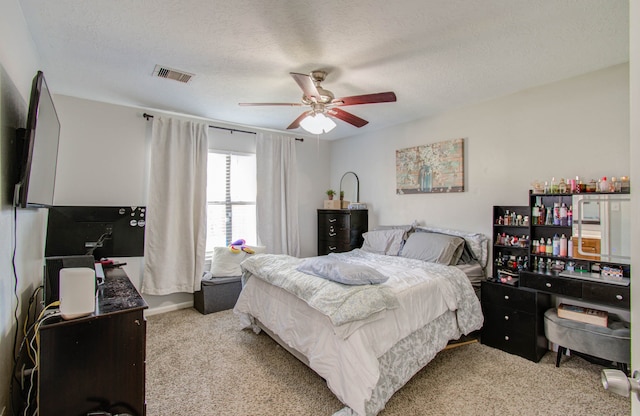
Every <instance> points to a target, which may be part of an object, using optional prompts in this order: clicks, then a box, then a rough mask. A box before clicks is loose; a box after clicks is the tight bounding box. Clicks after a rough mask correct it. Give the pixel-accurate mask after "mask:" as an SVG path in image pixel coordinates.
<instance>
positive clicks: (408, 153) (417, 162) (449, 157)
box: [396, 139, 464, 195]
mask: <svg viewBox="0 0 640 416" xmlns="http://www.w3.org/2000/svg"><path fill="white" fill-rule="evenodd" d="M463 191H464V139H453V140H446V141H443V142H437V143H431V144H426V145H422V146H415V147H409V148H406V149H400V150H396V193H397V194H399V195H403V194H418V193H445V192H463Z"/></svg>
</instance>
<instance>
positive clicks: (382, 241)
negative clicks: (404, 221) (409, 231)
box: [362, 229, 405, 256]
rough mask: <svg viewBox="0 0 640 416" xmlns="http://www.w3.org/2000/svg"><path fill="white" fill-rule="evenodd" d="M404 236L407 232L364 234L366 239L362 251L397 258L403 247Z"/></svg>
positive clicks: (387, 231) (401, 230) (393, 230)
mask: <svg viewBox="0 0 640 416" xmlns="http://www.w3.org/2000/svg"><path fill="white" fill-rule="evenodd" d="M404 235H405V230H403V229H392V230H378V231H369V232H366V233H364V234H362V237H363V238H364V243H363V244H362V250H364V251H368V252H369V253H376V254H386V255H388V256H397V255H398V252H399V251H400V248H401V247H402V242H403V241H404Z"/></svg>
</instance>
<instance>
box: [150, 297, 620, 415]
mask: <svg viewBox="0 0 640 416" xmlns="http://www.w3.org/2000/svg"><path fill="white" fill-rule="evenodd" d="M602 368H603V367H601V366H598V365H596V364H592V363H589V362H587V361H585V360H584V359H582V358H580V357H577V356H572V357H565V358H563V362H562V364H561V365H560V367H559V368H556V367H555V353H553V352H548V353H547V354H546V355H545V356H544V357H543V358H542V360H541V361H540V362H539V363H533V362H531V361H528V360H525V359H524V358H520V357H518V356H515V355H511V354H508V353H505V352H503V351H500V350H497V349H494V348H490V347H487V346H485V345H482V344H480V343H477V342H476V343H468V344H465V345H462V346H459V347H456V348H451V349H447V350H445V351H442V352H440V353H439V354H438V355H437V356H436V357H435V358H434V360H433V361H432V362H431V363H429V364H428V365H427V366H426V367H425V368H423V369H422V370H421V371H420V372H418V374H416V375H415V376H414V377H413V378H412V379H411V380H410V381H409V382H408V383H407V384H406V385H405V386H404V387H403V388H402V389H400V390H399V391H398V392H396V394H395V395H394V396H393V397H392V398H391V400H390V401H389V402H388V403H387V406H386V408H385V409H384V410H383V411H382V412H381V413H379V415H380V416H392V415H398V416H399V415H403V416H407V415H420V416H423V415H518V416H528V415H545V416H548V415H558V416H560V415H563V416H574V415H575V416H584V415H611V416H615V415H629V414H630V413H631V410H630V409H631V406H630V399H629V398H624V397H621V396H617V395H614V394H612V393H609V392H608V391H606V390H604V389H603V387H602V385H601V383H600V370H601V369H602ZM146 400H147V416H170V415H211V416H214V415H216V416H217V415H233V416H235V415H238V416H241V415H242V416H245V415H246V416H248V415H251V416H256V415H327V416H329V415H332V414H333V413H334V412H336V411H338V410H339V409H341V408H342V407H343V405H342V403H340V401H339V400H337V399H336V398H335V396H334V395H333V394H332V393H331V391H330V390H329V389H328V388H327V386H326V384H325V383H324V380H323V379H322V378H321V377H320V376H318V375H317V374H316V373H314V372H313V371H312V370H310V369H309V368H308V367H306V366H305V365H304V364H302V363H301V362H300V361H298V360H297V359H296V358H294V357H293V356H292V355H291V354H289V353H288V352H287V351H286V350H285V349H283V348H282V347H280V346H279V345H278V344H277V343H275V342H274V341H273V340H272V339H271V338H269V337H268V336H267V335H265V334H264V333H261V334H259V335H256V334H254V333H253V332H252V331H250V330H242V329H241V328H240V324H239V321H238V319H237V318H236V316H235V315H234V314H233V312H232V311H231V310H227V311H222V312H216V313H212V314H209V315H202V314H200V313H199V312H197V311H196V310H195V309H183V310H179V311H174V312H169V313H165V314H160V315H153V316H149V317H148V318H147V360H146Z"/></svg>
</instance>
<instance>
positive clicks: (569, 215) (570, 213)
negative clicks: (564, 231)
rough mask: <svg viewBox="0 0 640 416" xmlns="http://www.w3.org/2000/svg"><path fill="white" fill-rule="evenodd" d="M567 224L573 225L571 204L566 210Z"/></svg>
mask: <svg viewBox="0 0 640 416" xmlns="http://www.w3.org/2000/svg"><path fill="white" fill-rule="evenodd" d="M567 225H568V226H569V227H571V226H572V225H573V205H570V206H569V209H568V210H567Z"/></svg>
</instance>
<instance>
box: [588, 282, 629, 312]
mask: <svg viewBox="0 0 640 416" xmlns="http://www.w3.org/2000/svg"><path fill="white" fill-rule="evenodd" d="M582 298H583V299H584V300H589V301H594V302H599V303H605V304H607V305H611V306H616V307H618V308H624V309H628V308H629V307H630V306H631V302H630V289H629V286H617V285H607V284H601V283H592V282H584V283H583V284H582Z"/></svg>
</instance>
